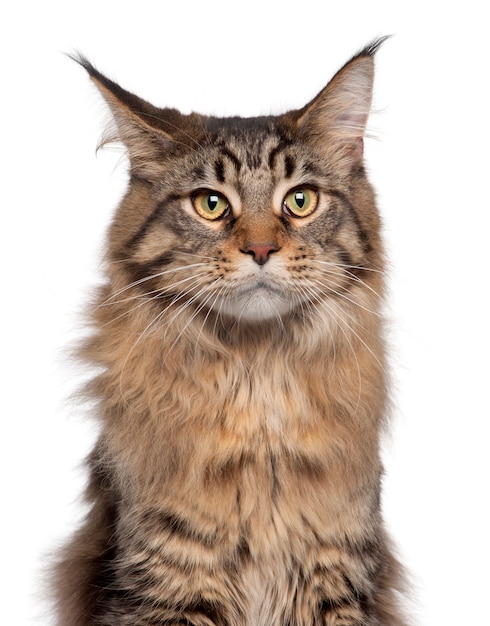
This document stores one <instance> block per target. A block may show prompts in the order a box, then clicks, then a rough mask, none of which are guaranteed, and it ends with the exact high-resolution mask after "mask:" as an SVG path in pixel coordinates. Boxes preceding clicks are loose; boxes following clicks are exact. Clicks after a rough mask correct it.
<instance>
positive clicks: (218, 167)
mask: <svg viewBox="0 0 490 626" xmlns="http://www.w3.org/2000/svg"><path fill="white" fill-rule="evenodd" d="M214 172H215V174H216V178H217V179H218V180H219V182H220V183H224V182H225V166H224V163H223V159H221V158H218V159H217V160H216V161H215V163H214Z"/></svg>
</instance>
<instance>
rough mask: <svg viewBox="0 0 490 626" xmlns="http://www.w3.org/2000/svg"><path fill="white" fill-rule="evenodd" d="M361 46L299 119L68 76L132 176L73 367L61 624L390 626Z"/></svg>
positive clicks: (396, 620) (378, 297)
mask: <svg viewBox="0 0 490 626" xmlns="http://www.w3.org/2000/svg"><path fill="white" fill-rule="evenodd" d="M383 40H384V39H379V40H376V41H374V42H372V43H371V44H370V45H368V46H366V47H365V48H364V49H363V50H362V51H360V52H359V53H358V54H356V55H355V56H354V57H353V58H352V59H351V60H350V61H349V62H348V63H346V64H345V65H344V66H343V67H342V68H341V69H340V70H339V71H338V72H337V73H336V74H335V76H334V77H333V78H332V79H331V81H330V82H329V83H328V85H327V86H326V87H325V88H324V89H323V90H322V91H321V92H320V93H319V94H318V95H317V96H316V97H315V98H314V99H313V100H312V101H311V102H309V104H307V105H306V106H304V107H303V108H301V109H299V110H293V111H289V112H287V113H285V114H282V115H278V116H264V117H255V118H241V117H229V118H223V119H220V118H216V117H211V116H202V115H198V114H196V113H192V114H190V115H184V114H181V113H180V112H179V111H177V110H175V109H168V108H167V109H160V108H156V107H154V106H152V105H151V104H149V103H147V102H146V101H144V100H142V99H140V98H139V97H137V96H135V95H133V94H131V93H129V92H128V91H126V90H124V89H123V88H121V87H120V86H119V85H117V84H116V83H114V82H113V81H111V80H110V79H108V78H106V77H105V76H104V75H102V74H101V73H100V72H99V71H98V70H97V69H96V68H95V67H94V66H93V65H92V64H91V63H90V62H89V61H88V60H87V59H86V58H84V57H82V56H79V57H76V60H77V61H78V62H79V63H80V64H81V65H82V66H83V67H84V68H85V69H86V70H87V72H88V74H89V75H90V77H91V79H92V80H93V82H94V83H95V85H96V86H97V87H98V89H99V91H100V92H101V94H102V96H103V97H104V99H105V101H106V102H107V104H108V106H109V108H110V110H111V112H112V116H113V118H114V122H115V134H114V136H113V137H112V138H113V139H117V140H118V141H120V142H122V143H123V144H124V146H125V149H126V151H127V154H128V158H129V184H128V189H127V193H126V195H125V197H124V199H123V200H122V202H121V204H120V206H119V208H118V211H117V213H116V215H115V218H114V220H113V223H112V225H111V227H110V230H109V233H108V239H107V251H106V252H107V253H106V282H105V285H104V286H103V287H102V288H101V289H100V292H99V293H98V299H97V304H96V306H94V308H93V311H92V313H91V315H92V323H93V327H94V330H93V335H92V338H91V339H90V340H88V341H87V342H86V344H85V345H84V346H83V347H82V349H81V356H82V358H83V359H85V360H86V361H88V362H89V363H91V364H92V365H95V366H96V367H97V368H98V372H99V373H98V375H97V376H96V377H95V379H94V380H93V381H92V382H91V383H90V385H89V388H88V390H87V392H88V394H89V395H90V397H91V398H94V399H96V401H97V405H96V406H97V409H96V410H97V414H98V418H99V420H100V425H101V431H100V437H99V440H98V443H97V444H96V446H95V449H94V450H93V452H92V453H91V455H90V457H89V460H88V466H89V471H90V479H89V485H88V490H87V494H86V496H87V501H88V503H89V505H90V509H89V513H88V515H87V518H86V519H85V521H84V522H83V525H82V526H81V527H80V529H79V530H78V531H77V532H76V534H75V535H74V537H73V538H72V539H71V541H70V542H69V543H68V545H67V546H66V547H65V548H64V549H63V552H62V555H61V556H60V558H59V561H58V563H57V565H56V568H55V583H54V587H55V594H56V598H57V615H58V622H57V623H58V624H59V625H60V626H61V625H63V626H66V625H70V626H89V625H98V626H107V625H125V624H127V625H129V624H130V625H131V626H143V625H145V626H146V625H148V626H149V625H150V624H151V625H157V624H158V625H160V626H163V625H166V626H177V625H179V626H184V625H188V626H320V625H324V626H341V625H342V626H354V625H362V626H403V625H404V624H406V623H407V621H406V618H405V616H404V612H405V610H404V609H403V584H402V579H403V572H402V568H401V566H400V565H399V563H398V560H397V558H396V557H395V555H394V553H393V549H392V547H391V544H390V540H389V538H388V537H387V534H386V532H385V530H384V526H383V521H382V516H381V511H380V477H381V474H382V467H381V461H380V437H381V435H382V432H383V427H384V425H385V422H386V415H387V406H388V400H387V397H388V390H387V373H386V359H385V347H384V340H383V319H382V307H383V299H384V290H383V274H384V253H383V247H382V241H381V238H380V217H379V215H378V211H377V209H376V203H375V196H374V192H373V189H372V187H371V185H370V183H369V182H368V179H367V176H366V173H365V168H364V157H363V140H364V136H365V134H366V122H367V119H368V115H369V111H370V106H371V99H372V87H373V75H374V56H375V53H376V51H377V50H378V48H379V46H380V45H381V44H382V42H383Z"/></svg>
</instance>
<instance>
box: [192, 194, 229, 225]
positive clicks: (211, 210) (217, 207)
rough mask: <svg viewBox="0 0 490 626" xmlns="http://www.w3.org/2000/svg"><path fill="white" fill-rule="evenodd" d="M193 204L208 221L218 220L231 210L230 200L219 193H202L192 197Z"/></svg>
mask: <svg viewBox="0 0 490 626" xmlns="http://www.w3.org/2000/svg"><path fill="white" fill-rule="evenodd" d="M192 204H193V206H194V208H195V209H196V211H197V212H198V213H199V215H200V216H201V217H204V219H206V220H217V219H219V218H220V217H223V215H225V213H226V212H227V211H228V209H229V204H228V200H227V199H226V198H225V196H223V195H221V194H220V193H218V192H217V191H200V192H199V193H197V194H196V195H195V196H192Z"/></svg>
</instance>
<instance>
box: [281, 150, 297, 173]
mask: <svg viewBox="0 0 490 626" xmlns="http://www.w3.org/2000/svg"><path fill="white" fill-rule="evenodd" d="M284 168H285V170H286V178H291V176H292V175H293V172H294V170H295V169H296V163H295V161H294V159H293V158H292V157H291V156H289V155H286V156H285V158H284Z"/></svg>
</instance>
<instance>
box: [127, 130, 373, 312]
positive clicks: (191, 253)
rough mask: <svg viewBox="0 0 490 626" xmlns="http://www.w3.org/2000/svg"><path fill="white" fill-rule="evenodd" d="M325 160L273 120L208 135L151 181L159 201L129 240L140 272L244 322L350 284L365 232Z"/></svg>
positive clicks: (311, 302) (158, 286)
mask: <svg viewBox="0 0 490 626" xmlns="http://www.w3.org/2000/svg"><path fill="white" fill-rule="evenodd" d="M261 126H263V127H264V128H260V127H261ZM319 159H320V157H319V155H315V154H312V150H311V147H309V146H308V145H305V144H304V143H303V142H301V141H299V140H296V141H293V140H291V139H289V138H287V139H286V138H285V137H284V136H283V135H282V136H281V132H279V130H278V128H277V127H276V125H275V123H274V120H270V119H269V120H266V121H261V120H257V121H256V123H255V124H254V126H253V130H248V131H247V130H240V123H238V125H237V127H236V128H235V129H234V130H231V129H228V130H226V131H221V132H220V133H219V134H217V135H213V136H212V138H211V140H210V141H209V142H208V141H206V140H205V139H204V138H202V139H201V145H199V146H196V147H195V149H194V150H193V151H192V152H191V153H190V154H186V155H185V156H184V157H182V158H181V159H180V160H176V161H175V162H174V163H173V166H174V171H173V175H172V176H170V175H169V174H168V173H165V171H162V175H161V178H160V181H159V182H158V184H156V185H153V187H152V196H153V204H154V206H155V208H154V210H153V211H152V212H151V213H150V215H149V216H147V217H146V220H144V221H143V222H142V224H141V226H140V229H139V230H138V234H137V237H136V238H135V239H134V240H133V241H132V242H131V245H130V246H129V247H130V253H131V256H132V261H133V263H134V264H136V267H135V268H134V269H135V270H136V274H135V279H136V280H139V279H144V283H143V284H144V288H145V289H146V290H147V291H148V292H150V291H151V292H152V294H153V295H156V294H159V293H161V294H162V295H165V296H169V297H172V298H179V297H182V300H183V301H185V302H189V301H193V302H194V304H195V305H197V306H198V307H200V306H201V307H202V308H203V310H206V309H209V308H211V309H213V310H214V311H216V312H218V313H220V314H222V315H227V316H232V317H234V318H237V319H241V320H259V321H260V320H264V319H268V318H271V317H280V316H283V315H285V314H288V313H290V312H292V311H294V310H295V309H297V308H298V307H299V308H302V309H308V308H309V307H312V306H316V305H317V303H318V302H320V301H325V296H331V297H334V296H335V294H336V293H337V294H338V293H341V292H343V291H345V289H346V288H348V283H349V282H352V277H353V275H354V274H355V272H356V269H355V268H356V267H360V266H363V265H364V263H365V262H366V259H365V258H364V254H365V249H364V248H365V246H364V242H363V233H362V232H361V228H360V226H359V224H358V223H357V222H356V218H355V216H354V215H353V213H352V208H351V207H350V205H349V201H348V200H347V199H346V197H345V194H346V193H347V190H344V189H343V188H344V186H345V184H343V183H342V181H341V180H339V178H338V176H336V175H335V172H334V171H333V172H332V171H331V169H332V168H331V167H329V166H328V164H324V166H323V167H322V166H321V165H322V164H321V163H320V162H319ZM177 172H178V173H177ZM151 276H153V278H150V277H151ZM150 284H151V289H149V286H150ZM166 300H167V301H168V298H166Z"/></svg>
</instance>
